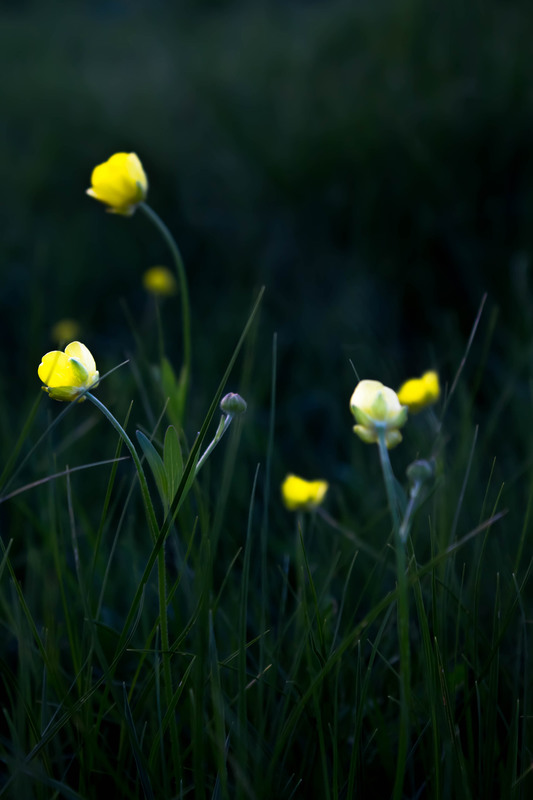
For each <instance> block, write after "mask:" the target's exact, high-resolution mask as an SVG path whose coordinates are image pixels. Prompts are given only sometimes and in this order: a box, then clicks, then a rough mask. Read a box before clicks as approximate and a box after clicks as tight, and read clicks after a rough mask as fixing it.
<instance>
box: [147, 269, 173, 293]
mask: <svg viewBox="0 0 533 800" xmlns="http://www.w3.org/2000/svg"><path fill="white" fill-rule="evenodd" d="M143 286H144V288H145V289H146V291H147V292H150V294H153V295H155V296H156V297H169V296H170V295H173V294H176V291H177V285H176V279H175V277H174V275H173V274H172V272H171V271H170V270H169V269H168V267H150V269H147V270H146V272H145V273H144V275H143Z"/></svg>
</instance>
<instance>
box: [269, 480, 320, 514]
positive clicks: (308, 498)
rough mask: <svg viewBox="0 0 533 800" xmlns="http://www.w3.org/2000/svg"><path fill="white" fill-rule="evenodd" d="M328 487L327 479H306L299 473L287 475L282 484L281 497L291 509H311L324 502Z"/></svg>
mask: <svg viewBox="0 0 533 800" xmlns="http://www.w3.org/2000/svg"><path fill="white" fill-rule="evenodd" d="M328 488H329V484H328V483H327V481H306V480H304V479H303V478H299V477H298V476H297V475H287V477H286V478H285V480H284V481H283V483H282V484H281V497H282V499H283V502H284V504H285V506H286V508H288V509H289V511H311V510H312V509H313V508H316V507H317V506H319V505H320V504H321V503H322V501H323V500H324V497H325V496H326V492H327V491H328Z"/></svg>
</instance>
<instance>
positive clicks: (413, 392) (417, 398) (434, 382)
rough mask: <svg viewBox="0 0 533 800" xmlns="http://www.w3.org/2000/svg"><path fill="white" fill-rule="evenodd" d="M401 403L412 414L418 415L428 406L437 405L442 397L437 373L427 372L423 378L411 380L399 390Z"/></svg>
mask: <svg viewBox="0 0 533 800" xmlns="http://www.w3.org/2000/svg"><path fill="white" fill-rule="evenodd" d="M398 397H399V398H400V403H401V404H402V405H404V406H407V408H408V409H409V412H410V413H411V414H418V412H419V411H422V409H423V408H426V406H431V405H433V403H436V402H437V400H438V399H439V397H440V383H439V376H438V374H437V373H436V372H425V373H424V374H423V375H422V377H421V378H411V380H409V381H406V382H405V383H404V384H402V386H400V388H399V389H398Z"/></svg>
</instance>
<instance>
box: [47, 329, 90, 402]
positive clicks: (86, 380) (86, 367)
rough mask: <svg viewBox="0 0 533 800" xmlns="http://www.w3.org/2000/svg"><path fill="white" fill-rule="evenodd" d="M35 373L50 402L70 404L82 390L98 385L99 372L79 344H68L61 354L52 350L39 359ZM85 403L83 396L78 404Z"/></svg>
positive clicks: (86, 351)
mask: <svg viewBox="0 0 533 800" xmlns="http://www.w3.org/2000/svg"><path fill="white" fill-rule="evenodd" d="M37 374H38V375H39V378H40V379H41V381H42V382H43V383H44V384H45V386H43V387H42V389H43V391H44V392H48V394H49V395H50V397H52V398H53V399H54V400H66V401H69V402H72V401H73V400H76V399H77V398H78V397H79V395H80V394H81V393H82V392H84V391H85V390H86V389H89V388H91V387H93V388H95V387H96V386H98V378H99V373H98V370H97V369H96V363H95V361H94V358H93V356H92V354H91V352H90V350H88V349H87V347H85V345H84V344H82V343H81V342H71V343H70V344H69V345H67V346H66V347H65V352H64V353H63V352H61V351H60V350H52V351H51V352H50V353H46V355H44V356H43V358H42V361H41V363H40V364H39V369H38V370H37ZM82 400H85V398H84V397H82V398H81V399H80V402H81V401H82Z"/></svg>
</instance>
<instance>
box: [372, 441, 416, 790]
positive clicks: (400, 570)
mask: <svg viewBox="0 0 533 800" xmlns="http://www.w3.org/2000/svg"><path fill="white" fill-rule="evenodd" d="M378 448H379V458H380V461H381V471H382V473H383V480H384V482H385V488H386V490H387V499H388V502H389V509H390V512H391V516H392V523H393V527H394V546H395V550H396V575H397V577H396V580H397V583H398V640H399V646H400V730H399V735H398V757H397V761H396V777H395V779H394V791H393V800H400V798H401V797H402V790H403V784H404V778H405V766H406V761H407V750H408V746H409V706H408V700H409V693H410V687H411V653H410V647H409V598H408V595H407V574H406V557H405V542H404V541H402V537H401V534H400V527H401V519H400V512H399V509H398V502H397V499H396V492H395V486H394V474H393V472H392V467H391V463H390V458H389V451H388V450H387V445H386V443H385V432H384V431H379V432H378Z"/></svg>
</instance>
